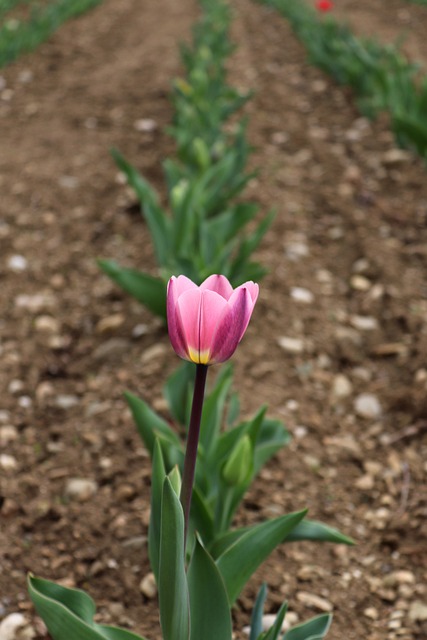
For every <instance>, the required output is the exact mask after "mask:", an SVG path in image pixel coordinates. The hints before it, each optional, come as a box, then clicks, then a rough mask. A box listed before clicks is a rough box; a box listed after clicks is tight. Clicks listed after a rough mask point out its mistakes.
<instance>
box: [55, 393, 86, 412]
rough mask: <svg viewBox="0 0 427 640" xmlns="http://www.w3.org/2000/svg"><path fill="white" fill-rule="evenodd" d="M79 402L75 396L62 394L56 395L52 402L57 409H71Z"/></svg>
mask: <svg viewBox="0 0 427 640" xmlns="http://www.w3.org/2000/svg"><path fill="white" fill-rule="evenodd" d="M79 402H80V400H79V398H78V397H77V396H73V395H67V394H62V395H59V396H56V398H55V401H54V404H55V406H56V407H58V408H59V409H64V410H67V409H72V408H73V407H76V406H77V405H78V404H79Z"/></svg>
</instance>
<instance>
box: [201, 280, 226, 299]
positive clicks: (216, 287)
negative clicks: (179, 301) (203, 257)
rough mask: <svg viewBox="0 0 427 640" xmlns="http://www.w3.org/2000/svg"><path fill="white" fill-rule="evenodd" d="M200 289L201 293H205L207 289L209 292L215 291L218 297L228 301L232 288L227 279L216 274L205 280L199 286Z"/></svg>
mask: <svg viewBox="0 0 427 640" xmlns="http://www.w3.org/2000/svg"><path fill="white" fill-rule="evenodd" d="M200 289H202V291H205V290H206V289H209V291H216V293H219V295H220V296H222V297H223V298H225V299H226V300H228V299H229V298H230V296H231V294H232V293H233V287H232V286H231V284H230V283H229V281H228V280H227V278H226V277H225V276H221V275H216V274H214V275H212V276H209V278H206V280H205V281H204V282H202V284H201V285H200Z"/></svg>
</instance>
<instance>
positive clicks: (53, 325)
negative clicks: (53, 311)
mask: <svg viewBox="0 0 427 640" xmlns="http://www.w3.org/2000/svg"><path fill="white" fill-rule="evenodd" d="M34 328H35V330H36V331H40V332H42V333H57V332H58V331H59V322H58V320H57V319H56V318H53V317H52V316H37V318H36V319H35V320H34Z"/></svg>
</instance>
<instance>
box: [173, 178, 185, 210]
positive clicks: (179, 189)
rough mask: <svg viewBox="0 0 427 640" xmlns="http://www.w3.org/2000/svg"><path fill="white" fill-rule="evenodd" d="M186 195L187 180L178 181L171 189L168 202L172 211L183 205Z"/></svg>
mask: <svg viewBox="0 0 427 640" xmlns="http://www.w3.org/2000/svg"><path fill="white" fill-rule="evenodd" d="M187 193H188V180H180V181H179V182H178V183H177V184H176V185H175V186H174V187H173V189H172V191H171V195H170V200H171V205H172V209H173V210H174V211H177V210H178V209H179V208H180V207H181V206H182V204H183V202H184V199H185V197H186V195H187Z"/></svg>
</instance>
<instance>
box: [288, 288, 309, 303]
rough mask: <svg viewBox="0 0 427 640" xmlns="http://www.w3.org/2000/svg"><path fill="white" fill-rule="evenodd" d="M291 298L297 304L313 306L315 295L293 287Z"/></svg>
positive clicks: (306, 290)
mask: <svg viewBox="0 0 427 640" xmlns="http://www.w3.org/2000/svg"><path fill="white" fill-rule="evenodd" d="M291 298H292V299H293V300H295V302H302V303H303V304H311V303H312V302H313V301H314V295H313V294H312V293H311V291H309V290H308V289H304V288H303V287H292V288H291Z"/></svg>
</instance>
